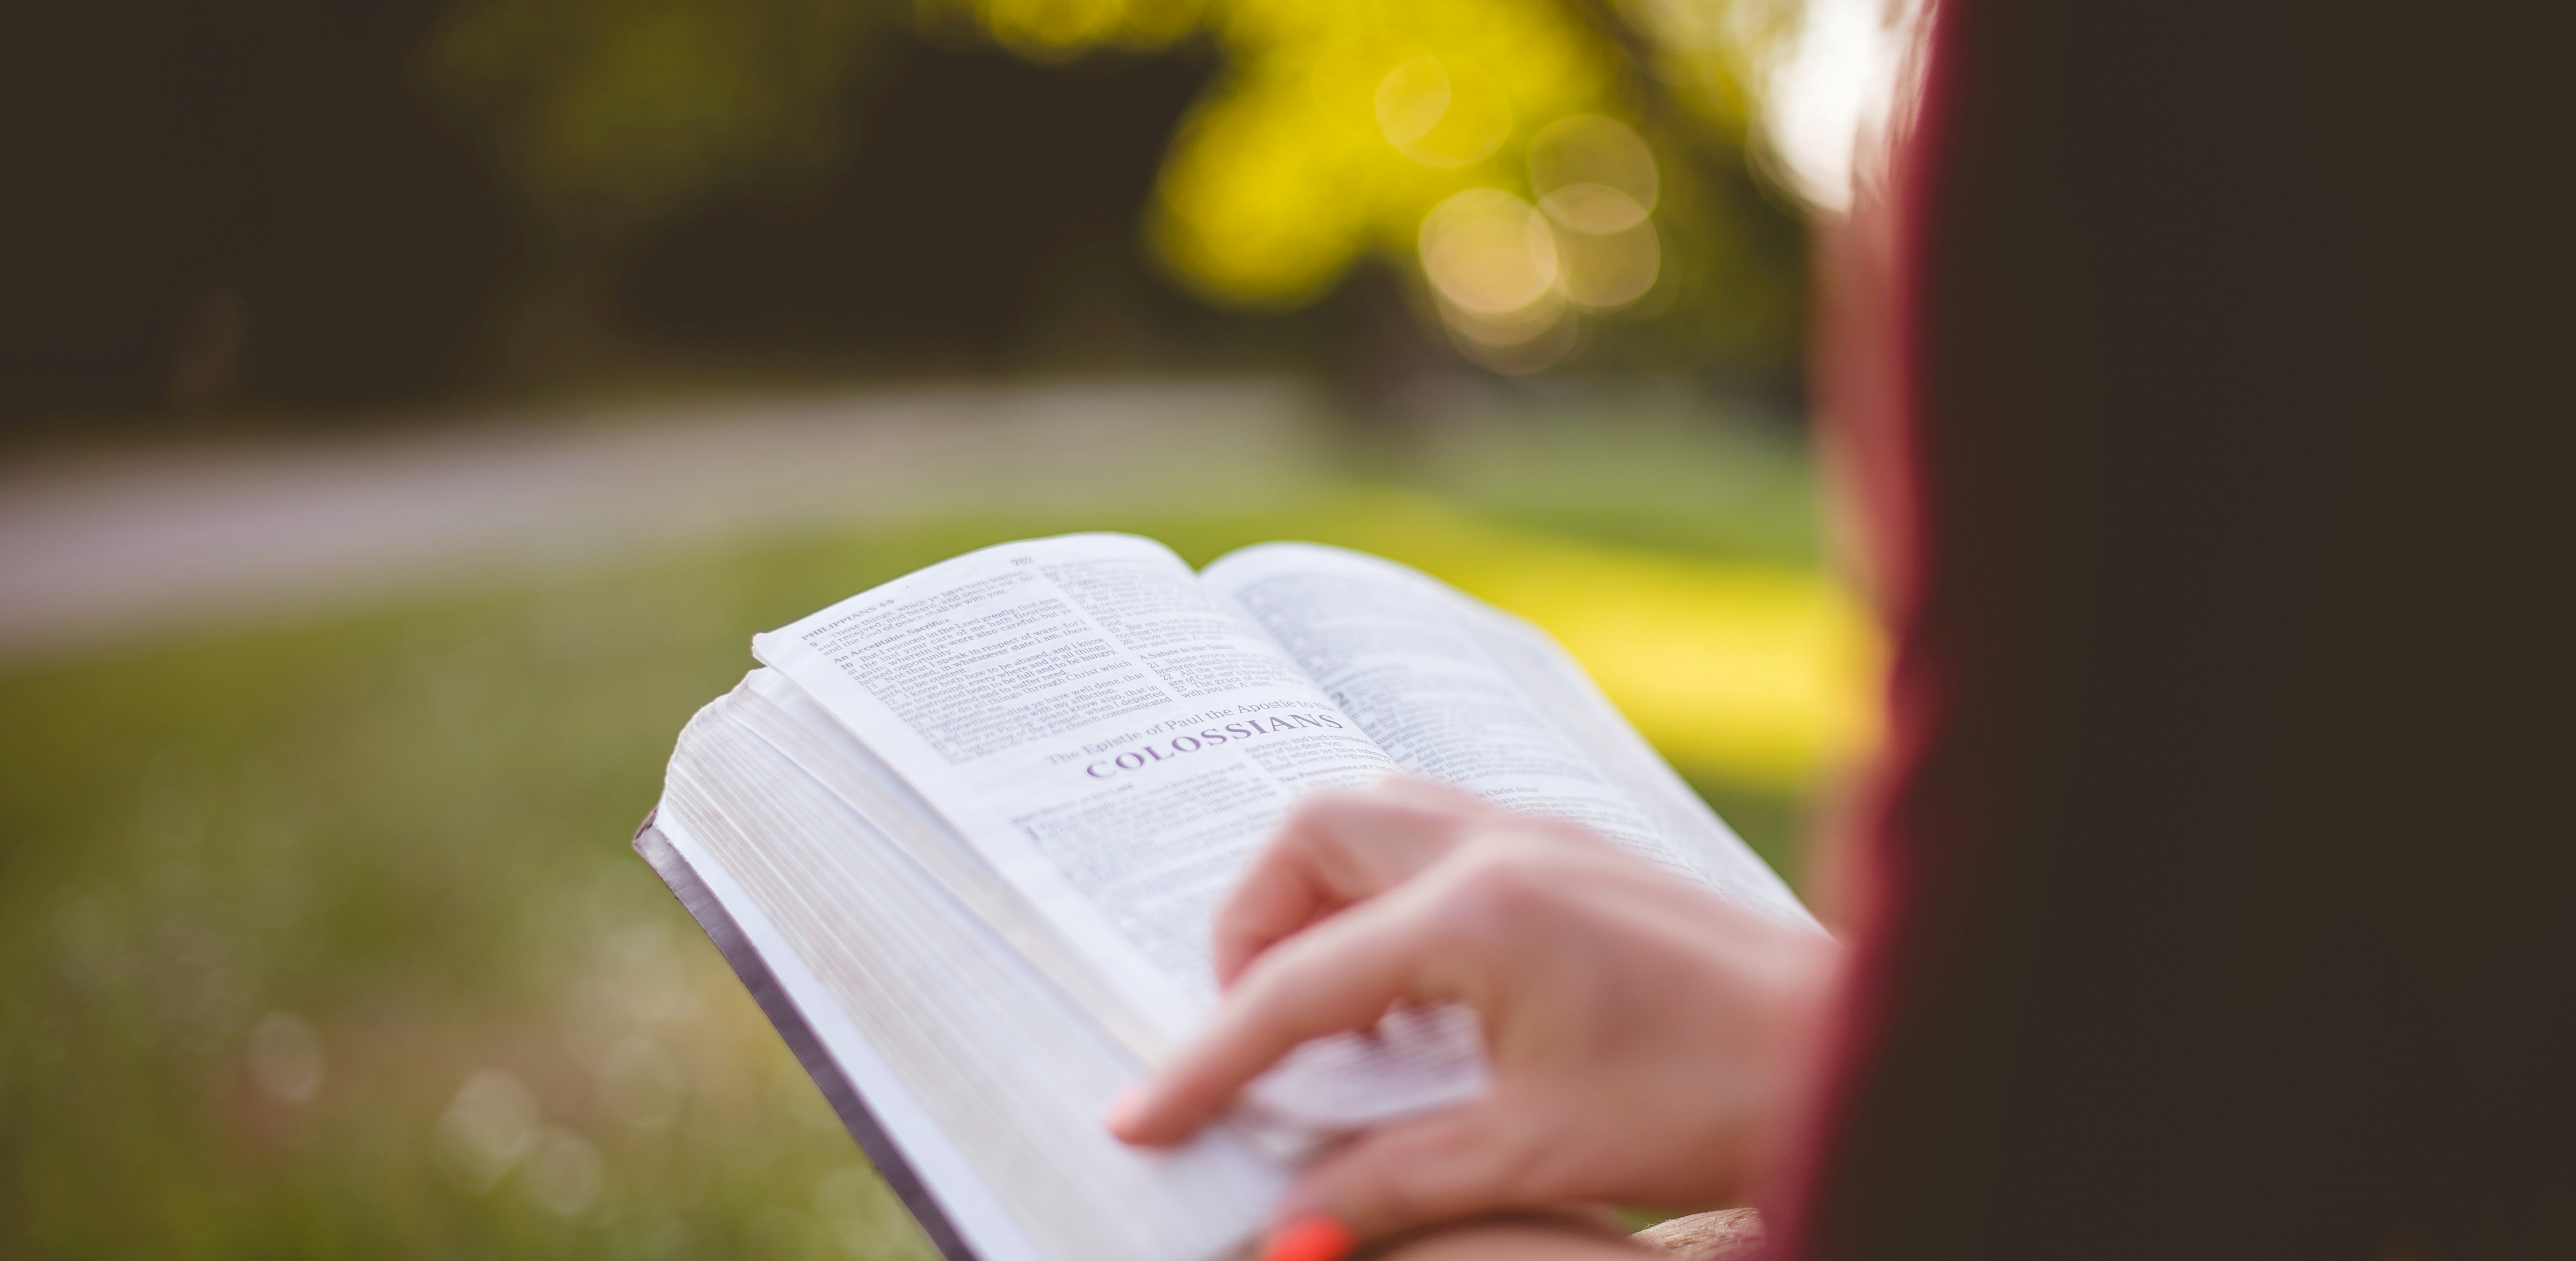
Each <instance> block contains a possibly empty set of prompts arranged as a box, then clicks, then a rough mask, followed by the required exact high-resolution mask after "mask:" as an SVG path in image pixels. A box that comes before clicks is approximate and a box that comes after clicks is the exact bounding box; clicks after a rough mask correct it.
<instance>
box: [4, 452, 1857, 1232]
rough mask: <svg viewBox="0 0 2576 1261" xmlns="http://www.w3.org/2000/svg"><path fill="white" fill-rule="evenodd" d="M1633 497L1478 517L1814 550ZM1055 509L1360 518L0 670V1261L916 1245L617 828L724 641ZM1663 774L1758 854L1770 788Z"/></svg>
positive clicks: (597, 597) (788, 561)
mask: <svg viewBox="0 0 2576 1261" xmlns="http://www.w3.org/2000/svg"><path fill="white" fill-rule="evenodd" d="M1545 462H1546V461H1545V460H1544V459H1543V458H1542V459H1541V460H1540V464H1541V465H1542V466H1543V465H1544V464H1545ZM1481 484H1492V483H1490V481H1489V482H1488V483H1481ZM1457 498H1460V499H1465V500H1468V501H1471V502H1472V501H1473V500H1474V499H1475V498H1476V496H1473V495H1459V496H1457ZM1502 499H1503V500H1508V499H1509V497H1508V496H1504V497H1502ZM1635 503H1636V505H1638V509H1637V511H1632V512H1628V513H1625V514H1621V513H1615V512H1614V513H1609V514H1607V515H1606V516H1605V515H1603V514H1601V513H1598V512H1595V513H1594V514H1593V517H1594V520H1593V522H1592V524H1591V525H1590V526H1587V524H1586V521H1585V520H1584V519H1583V513H1582V512H1581V511H1578V510H1577V509H1576V508H1573V507H1555V508H1551V507H1550V506H1549V505H1546V504H1538V505H1535V506H1533V505H1529V504H1527V503H1521V504H1520V505H1519V506H1520V510H1519V511H1517V512H1500V509H1501V507H1502V500H1497V501H1494V502H1489V503H1486V504H1480V505H1478V506H1479V507H1481V508H1484V509H1486V510H1487V511H1488V512H1489V513H1495V512H1500V515H1504V516H1510V517H1514V518H1516V519H1517V520H1519V521H1520V522H1521V523H1522V524H1523V525H1525V526H1529V525H1545V526H1547V527H1549V528H1551V529H1552V530H1554V531H1557V532H1560V533H1565V534H1570V535H1576V536H1583V535H1590V536H1592V537H1596V538H1609V539H1615V540H1616V541H1618V542H1620V543H1622V544H1626V545H1632V546H1633V545H1637V544H1640V543H1648V544H1652V543H1661V544H1662V545H1664V546H1665V547H1666V548H1667V550H1669V551H1672V552H1674V553H1677V554H1705V553H1707V552H1708V551H1709V550H1710V549H1711V542H1710V540H1711V539H1712V538H1722V539H1723V540H1725V542H1724V543H1723V544H1722V546H1724V547H1725V548H1726V550H1728V551H1729V552H1730V553H1731V554H1732V553H1740V552H1741V551H1742V550H1743V545H1742V542H1741V540H1742V538H1743V537H1744V536H1745V529H1746V528H1752V529H1753V530H1754V533H1755V536H1757V537H1768V538H1770V539H1772V540H1773V543H1772V544H1770V545H1769V546H1776V547H1778V548H1780V549H1781V550H1782V552H1783V553H1784V554H1782V555H1781V556H1780V559H1784V560H1788V559H1794V560H1802V561H1803V560H1807V559H1809V558H1810V557H1811V555H1812V554H1811V553H1806V544H1805V543H1804V542H1803V541H1802V540H1803V539H1804V537H1805V536H1804V535H1802V534H1801V533H1800V530H1802V529H1803V528H1804V527H1803V526H1801V525H1798V524H1796V523H1794V522H1793V523H1791V524H1788V525H1779V524H1776V523H1775V524H1773V525H1769V526H1763V525H1761V523H1760V522H1759V521H1758V520H1756V522H1755V526H1753V527H1725V528H1722V529H1721V528H1716V527H1707V526H1704V525H1699V524H1694V522H1696V521H1697V520H1698V519H1696V518H1690V517H1688V516H1687V514H1681V515H1677V516H1671V517H1669V519H1670V520H1673V521H1678V522H1681V523H1682V525H1681V526H1677V527H1675V528H1672V529H1669V530H1667V529H1663V528H1659V527H1658V525H1657V522H1658V521H1659V520H1663V519H1665V518H1658V517H1657V516H1656V515H1655V512H1656V510H1655V508H1654V500H1653V497H1652V496H1647V495H1640V496H1638V497H1636V499H1635ZM1806 506H1807V504H1806V501H1805V500H1804V499H1803V498H1802V497H1800V496H1797V495H1794V494H1787V495H1777V496H1775V497H1774V499H1773V500H1771V501H1767V503H1758V504H1757V507H1756V508H1755V509H1753V510H1752V516H1753V517H1754V518H1760V517H1766V516H1776V515H1779V514H1781V513H1784V512H1790V511H1798V512H1803V511H1804V510H1805V508H1806ZM1077 528H1080V529H1123V530H1132V531H1135V532H1138V533H1144V534H1149V535H1152V536H1154V537H1157V538H1160V539H1163V540H1164V541H1166V542H1168V543H1170V544H1171V545H1173V546H1174V547H1175V548H1176V549H1177V550H1179V551H1180V552H1182V553H1183V554H1184V555H1185V556H1187V557H1188V558H1189V559H1190V560H1191V561H1192V562H1193V563H1201V562H1204V561H1206V560H1208V559H1211V558H1213V557H1214V556H1216V555H1218V554H1220V553H1222V552H1224V551H1226V550H1228V549H1230V548H1233V547H1237V546H1241V545H1244V544H1247V543H1252V542H1257V541H1261V540H1264V539H1271V538H1282V537H1302V538H1313V539H1321V540H1324V541H1333V542H1344V543H1350V544H1353V545H1357V546H1364V547H1365V546H1370V545H1371V543H1372V541H1374V540H1376V539H1378V538H1380V537H1381V536H1382V535H1384V533H1385V532H1386V531H1387V530H1388V529H1389V528H1390V526H1389V524H1388V519H1387V516H1386V504H1385V501H1384V500H1383V499H1380V498H1371V497H1369V496H1367V495H1358V496H1355V497H1352V498H1349V499H1346V500H1340V501H1333V502H1325V503H1319V504H1317V505H1316V506H1315V507H1314V508H1312V509H1309V510H1303V511H1296V512H1269V513H1249V514H1244V515H1239V516H1230V517H1209V516H1195V517H1187V518H1157V517H1155V516H1153V515H1151V514H1134V515H1131V516H1128V517H1126V518H1123V519H1121V518H1118V517H1117V516H1116V515H1115V514H1099V513H1092V514H1086V515H1084V516H1083V517H1081V519H1079V520H1074V519H1063V518H1054V519H1042V518H1036V517H1032V518H1028V519H1019V520H1004V519H982V520H973V521H951V522H945V523H927V524H917V525H911V526H906V527H902V528H876V529H868V530H852V531H838V532H830V533H821V534H814V535H808V536H802V537H788V538H771V539H766V540H755V541H744V542H733V543H726V544H721V545H704V546H694V547H686V548H679V549H674V550H669V551H665V552H663V553H660V554H658V555H655V556H651V557H646V558H639V559H635V560H632V561H629V562H626V563H621V564H615V565H608V566H601V567H595V568H592V569H589V570H584V571H577V572H566V573H562V574H557V575H553V576H550V577H548V578H546V579H543V580H528V579H518V580H512V581H508V582H500V581H495V582H493V583H491V584H489V585H486V586H484V587H481V588H479V589H477V588H469V589H461V590H451V591H449V592H447V593H445V594H439V595H434V596H423V597H419V598H415V599H412V600H409V601H406V602H403V603H400V604H397V605H391V606H386V607H381V608H377V609H374V610H371V611H363V612H356V613H350V614H346V615H342V616H337V617H331V618H326V619H320V620H315V621H312V622H309V623H306V624H298V625H291V626H282V627H273V628H268V629H257V630H243V631H235V632H229V633H222V634H214V635H208V636H203V637H198V638H181V639H174V640H170V641H167V642H164V643H161V644H159V645H157V646H150V647H144V648H138V649H132V650H126V651H122V652H119V653H117V654H116V655H113V656H108V657H101V658H96V659H89V660H79V661H72V662H66V663H60V664H51V665H38V666H21V667H18V668H15V669H14V670H11V671H9V672H7V673H0V715H5V722H4V723H0V1031H5V1032H0V1254H5V1255H10V1256H85V1255H117V1256H124V1255H154V1256H160V1257H169V1258H190V1257H207V1258H233V1257H251V1256H258V1257H283V1256H297V1257H302V1256H312V1257H322V1256H340V1255H367V1256H406V1257H408V1256H420V1257H448V1256H458V1257H467V1256H471V1257H490V1258H515V1257H535V1256H555V1255H562V1254H565V1253H568V1252H574V1251H578V1252H581V1253H584V1254H587V1255H596V1256H615V1257H638V1258H676V1257H745V1258H782V1259H785V1258H816V1259H820V1258H825V1257H842V1256H849V1257H889V1258H891V1257H905V1256H927V1255H929V1249H928V1247H927V1245H926V1244H925V1243H924V1242H923V1241H922V1240H921V1239H920V1238H919V1236H918V1235H917V1233H916V1232H914V1230H913V1229H912V1227H911V1226H910V1224H909V1222H908V1220H907V1219H905V1217H904V1216H903V1214H902V1212H901V1210H900V1209H899V1208H897V1207H896V1206H894V1204H893V1202H892V1200H891V1198H890V1197H889V1196H888V1195H887V1194H886V1193H885V1191H884V1189H883V1187H882V1185H881V1184H880V1183H878V1182H876V1180H875V1179H874V1177H873V1175H872V1174H869V1173H868V1172H867V1171H866V1168H865V1165H864V1162H863V1160H862V1158H861V1157H860V1155H859V1153H858V1151H857V1149H856V1147H855V1146H854V1145H853V1144H852V1143H851V1142H850V1141H849V1140H848V1138H847V1137H846V1136H845V1135H843V1134H841V1133H840V1131H839V1129H838V1126H837V1123H836V1122H834V1121H833V1119H832V1118H831V1116H830V1114H829V1112H828V1110H827V1109H825V1108H824V1106H823V1105H822V1103H821V1100H820V1098H819V1096H818V1095H817V1094H816V1093H815V1091H814V1090H813V1088H812V1086H811V1085H810V1083H808V1082H807V1081H806V1080H805V1078H804V1076H803V1075H802V1073H801V1072H800V1071H799V1070H798V1069H797V1068H796V1066H795V1064H794V1062H793V1061H792V1059H790V1058H789V1057H788V1055H787V1054H786V1052H785V1051H784V1049H783V1048H782V1047H781V1046H780V1045H779V1044H778V1042H777V1040H776V1038H775V1036H774V1035H772V1034H771V1033H770V1032H769V1030H768V1027H767V1025H766V1024H765V1022H764V1021H763V1020H762V1019H761V1017H760V1016H759V1014H758V1012H757V1010H756V1009H754V1008H753V1007H752V1006H751V1004H750V1002H749V1000H748V999H747V998H746V997H745V996H744V995H743V994H742V993H741V992H740V990H739V988H738V987H737V986H736V985H735V984H734V983H733V981H732V979H731V977H730V974H729V973H727V972H726V971H725V969H724V966H723V964H722V962H721V961H720V960H719V959H718V958H717V957H716V956H715V954H714V952H713V950H712V949H711V948H709V947H708V946H707V945H706V943H705V942H704V940H703V939H702V938H701V937H700V936H699V935H698V934H697V932H696V931H695V929H694V927H693V926H692V925H690V923H689V922H688V921H687V919H686V918H685V916H683V915H682V914H681V912H680V911H679V909H678V908H677V906H676V905H675V904H673V903H672V902H671V900H670V899H669V897H668V896H667V895H666V894H665V893H664V892H663V891H662V890H661V888H660V886H659V885H658V883H657V882H656V881H655V880H654V878H653V877H652V875H651V874H650V873H649V872H648V871H647V870H646V869H645V868H644V867H643V865H642V864H641V863H639V862H638V861H636V860H635V859H634V858H633V857H632V855H631V853H630V852H629V851H628V849H627V846H626V840H627V836H628V833H629V832H630V830H631V829H632V828H633V826H634V825H635V823H636V821H637V820H638V819H639V818H640V817H641V816H642V814H643V813H644V811H645V810H646V809H647V808H649V807H650V806H651V804H652V802H653V800H654V798H655V796H656V795H657V792H658V787H659V781H660V773H661V765H662V762H663V760H664V758H665V757H666V756H667V754H668V750H669V747H670V741H671V739H672V737H673V735H674V734H675V733H676V732H677V731H678V729H679V727H680V725H681V724H682V722H683V721H684V720H685V719H686V718H687V717H688V715H689V714H690V713H691V712H692V711H693V710H694V709H695V708H696V707H697V706H698V705H700V704H702V703H704V702H705V701H706V700H707V699H709V698H710V697H712V696H714V695H716V694H717V693H719V692H721V691H722V690H724V689H725V688H727V687H729V686H730V685H731V684H732V683H733V682H734V681H735V680H736V679H737V678H738V677H740V675H741V673H742V672H743V671H744V670H745V669H746V668H748V667H749V666H750V665H751V662H750V659H749V656H748V652H747V637H748V636H749V634H750V633H751V632H753V631H755V630H759V629H764V628H767V627H770V626H775V625H778V624H781V623H784V622H786V621H789V620H792V619H793V618H795V617H798V616H801V615H803V614H804V613H807V612H809V611H811V610H813V609H815V608H819V607H821V606H822V605H824V604H826V603H829V602H831V601H833V600H836V599H838V598H840V597H842V596H845V595H848V594H851V593H853V592H856V591H858V590H861V589H863V588H865V587H868V586H870V585H872V584H874V583H877V582H880V581H883V580H885V579H888V578H891V577H894V576H897V575H899V574H901V573H904V572H906V571H909V570H911V569H914V568H917V567H919V566H921V565H925V564H928V563H931V562H933V561H937V560H940V559H943V558H945V557H947V556H950V555H953V554H955V553H957V552H960V551H963V550H966V549H968V548H971V547H975V546H980V545H983V544H986V543H990V542H996V541H1001V540H1004V539H1009V538H1015V537H1025V536H1028V535H1031V534H1038V533H1051V532H1060V531H1064V530H1069V529H1077ZM1766 529H1767V530H1768V531H1769V534H1768V535H1767V536H1765V535H1762V531H1763V530H1766ZM1712 531H1714V532H1712ZM1778 540H1788V541H1787V542H1785V543H1782V542H1778ZM1756 550H1760V549H1758V548H1757V549H1756ZM1800 553H1806V554H1804V555H1801V554H1800ZM1695 782H1696V783H1697V785H1698V786H1699V787H1700V788H1701V790H1702V791H1703V792H1704V793H1705V794H1707V795H1708V796H1709V797H1710V798H1711V800H1712V801H1713V802H1714V803H1715V804H1716V805H1717V806H1718V807H1719V809H1720V811H1721V812H1722V813H1724V814H1725V815H1726V816H1727V817H1728V818H1729V819H1730V820H1731V821H1733V822H1734V823H1735V824H1736V825H1737V827H1738V828H1739V830H1741V831H1742V832H1743V833H1744V834H1745V836H1746V837H1747V839H1748V840H1751V841H1752V842H1753V843H1754V844H1755V845H1756V847H1757V848H1759V849H1761V850H1762V851H1763V852H1764V853H1765V855H1766V856H1767V857H1769V858H1770V859H1771V860H1772V861H1773V862H1774V863H1775V865H1778V866H1780V867H1781V868H1782V869H1783V870H1784V871H1788V872H1792V873H1794V872H1795V871H1796V862H1795V859H1796V853H1795V837H1796V835H1797V831H1798V828H1799V825H1800V821H1801V816H1802V813H1803V810H1804V808H1805V806H1804V802H1803V800H1802V799H1801V798H1800V797H1799V796H1797V795H1796V794H1794V793H1785V792H1782V791H1779V790H1778V789H1776V788H1763V787H1753V786H1747V785H1743V784H1735V783H1729V782H1727V781H1725V780H1723V779H1718V778H1711V777H1707V776H1698V777H1695ZM469 1083H474V1084H473V1085H472V1086H471V1087H470V1088H469Z"/></svg>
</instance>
